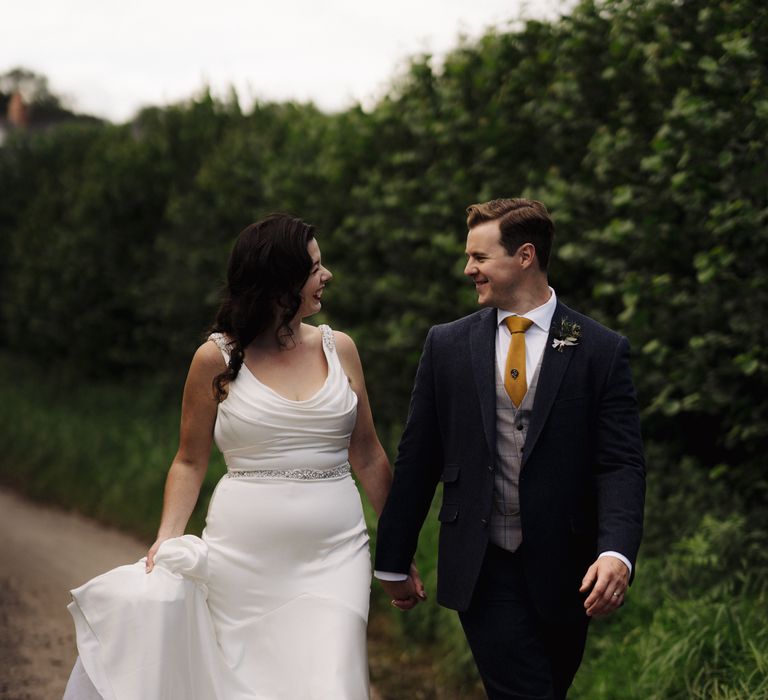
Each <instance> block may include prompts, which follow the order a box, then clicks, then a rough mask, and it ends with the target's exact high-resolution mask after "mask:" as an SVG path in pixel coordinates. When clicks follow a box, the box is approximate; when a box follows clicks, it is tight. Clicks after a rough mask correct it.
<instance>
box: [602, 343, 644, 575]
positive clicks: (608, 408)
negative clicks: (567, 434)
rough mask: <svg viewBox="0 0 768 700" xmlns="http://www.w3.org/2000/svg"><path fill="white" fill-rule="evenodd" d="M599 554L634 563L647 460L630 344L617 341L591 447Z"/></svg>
mask: <svg viewBox="0 0 768 700" xmlns="http://www.w3.org/2000/svg"><path fill="white" fill-rule="evenodd" d="M595 486H596V492H597V515H598V541H597V545H598V551H599V552H605V551H610V550H612V551H616V552H620V553H621V554H623V555H624V556H626V557H627V558H628V559H629V560H630V561H631V562H632V565H633V571H634V564H635V560H636V558H637V551H638V548H639V546H640V538H641V536H642V531H643V504H644V500H645V459H644V457H643V447H642V438H641V435H640V418H639V413H638V406H637V397H636V394H635V389H634V385H633V383H632V373H631V371H630V368H629V342H628V341H627V339H626V338H623V337H622V338H621V339H620V341H619V343H618V344H617V346H616V349H615V351H614V355H613V358H612V361H611V366H610V369H609V371H608V373H607V375H606V380H605V385H604V387H603V391H602V393H601V396H600V400H599V404H598V407H597V433H596V445H595Z"/></svg>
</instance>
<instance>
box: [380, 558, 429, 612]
mask: <svg viewBox="0 0 768 700" xmlns="http://www.w3.org/2000/svg"><path fill="white" fill-rule="evenodd" d="M379 583H381V586H382V588H383V589H384V590H385V591H386V593H387V595H388V596H390V597H391V598H392V605H394V606H395V607H396V608H398V609H399V610H411V609H412V608H414V607H416V605H417V604H418V603H420V602H421V601H423V600H426V599H427V593H426V591H425V590H424V583H423V582H422V580H421V577H420V576H419V570H418V569H417V568H416V564H414V563H413V562H412V563H411V568H410V571H409V572H408V578H406V579H404V580H403V581H379Z"/></svg>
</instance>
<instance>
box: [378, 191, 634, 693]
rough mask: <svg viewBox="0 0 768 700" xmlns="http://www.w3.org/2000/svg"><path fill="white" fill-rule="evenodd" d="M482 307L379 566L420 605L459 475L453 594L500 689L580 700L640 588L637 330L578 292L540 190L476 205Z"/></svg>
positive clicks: (406, 476)
mask: <svg viewBox="0 0 768 700" xmlns="http://www.w3.org/2000/svg"><path fill="white" fill-rule="evenodd" d="M467 211H468V218H467V225H468V228H469V234H468V236H467V248H466V253H467V266H466V268H465V270H464V272H465V273H466V274H467V275H468V276H469V277H471V278H472V281H473V282H474V284H475V289H476V291H477V296H478V303H479V304H480V306H482V307H484V308H483V309H481V310H480V311H478V312H476V313H474V314H471V315H470V316H466V317H465V318H461V319H459V320H457V321H454V322H452V323H448V324H445V325H440V326H435V327H433V328H432V329H431V330H430V332H429V334H428V336H427V339H426V342H425V344H424V351H423V354H422V357H421V361H420V363H419V367H418V371H417V373H416V380H415V383H414V387H413V394H412V397H411V406H410V412H409V415H408V421H407V424H406V427H405V432H404V433H403V437H402V439H401V442H400V447H399V453H398V457H397V461H396V463H395V476H394V482H393V484H392V490H391V492H390V494H389V499H388V500H387V503H386V507H385V508H384V512H383V513H382V515H381V519H380V521H379V528H378V538H377V539H378V544H377V550H376V576H377V577H378V578H379V579H381V580H382V585H383V587H384V588H385V590H386V591H387V593H388V594H389V595H390V596H391V597H392V599H393V601H392V602H393V604H394V605H396V606H397V607H399V608H401V609H403V610H408V609H410V608H412V607H413V606H414V605H416V603H417V602H418V601H419V600H420V599H422V598H423V597H424V596H423V591H422V590H421V589H420V587H419V586H418V585H417V582H414V579H413V578H412V577H411V575H409V565H410V562H411V560H412V558H413V555H414V552H415V550H416V543H417V540H418V535H419V531H420V529H421V526H422V524H423V522H424V518H425V517H426V515H427V511H428V510H429V506H430V502H431V500H432V497H433V495H434V492H435V488H436V486H437V483H438V481H442V482H443V497H442V507H441V508H440V513H439V515H438V519H439V520H440V523H441V525H440V544H439V551H438V584H437V600H438V602H439V603H440V604H442V605H444V606H446V607H449V608H453V609H455V610H458V612H459V618H460V620H461V624H462V626H463V628H464V632H465V634H466V636H467V640H468V641H469V645H470V647H471V649H472V653H473V655H474V658H475V662H476V663H477V666H478V669H479V671H480V675H481V677H482V679H483V683H484V685H485V689H486V693H487V694H488V697H489V698H492V699H497V698H498V699H501V698H516V699H517V698H549V699H555V698H557V699H561V698H565V697H566V693H567V691H568V687H569V686H570V684H571V681H572V680H573V677H574V675H575V673H576V670H577V668H578V666H579V663H580V662H581V657H582V654H583V651H584V643H585V640H586V634H587V626H588V622H589V620H590V618H592V617H595V616H603V615H608V614H610V613H612V612H613V611H614V610H616V608H618V607H619V606H620V605H621V604H622V603H623V601H624V596H625V594H626V590H627V586H628V585H629V583H630V580H631V578H632V572H633V567H634V562H635V558H636V556H637V550H638V547H639V544H640V537H641V533H642V518H643V501H644V493H645V466H644V459H643V450H642V443H641V438H640V425H639V418H638V408H637V400H636V398H635V390H634V387H633V385H632V377H631V374H630V369H629V344H628V343H627V340H626V338H623V337H622V336H620V335H618V334H616V333H614V332H613V331H610V330H608V329H607V328H605V327H603V326H601V325H600V324H598V323H597V322H596V321H593V320H592V319H590V318H588V317H586V316H583V315H582V314H580V313H578V312H576V311H573V310H572V309H569V308H568V307H567V306H565V305H564V304H563V303H562V302H560V301H559V300H558V299H557V297H556V295H555V292H554V290H553V289H552V288H551V287H550V286H549V284H548V280H547V264H548V262H549V257H550V250H551V247H552V238H553V234H554V225H553V223H552V220H551V219H550V217H549V214H548V212H547V210H546V208H545V207H544V205H543V204H541V203H540V202H536V201H532V200H527V199H496V200H493V201H490V202H486V203H484V204H475V205H473V206H471V207H469V209H468V210H467Z"/></svg>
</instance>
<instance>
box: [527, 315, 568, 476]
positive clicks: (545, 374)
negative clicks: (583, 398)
mask: <svg viewBox="0 0 768 700" xmlns="http://www.w3.org/2000/svg"><path fill="white" fill-rule="evenodd" d="M568 312H569V309H568V307H567V306H565V304H561V303H560V302H559V301H558V302H557V306H556V307H555V313H554V315H553V316H552V324H551V325H550V328H549V335H548V336H547V345H546V347H545V348H544V357H543V358H542V361H541V370H540V371H539V382H538V385H537V387H536V397H535V398H534V401H533V409H532V411H531V422H530V424H529V425H528V435H527V437H526V440H525V453H524V454H523V462H522V463H523V464H525V463H526V462H527V461H528V458H529V457H530V456H531V453H532V452H533V449H534V448H535V447H536V442H537V440H538V439H539V435H540V434H541V430H542V428H543V427H544V423H546V421H547V417H548V416H549V412H550V410H551V409H552V404H553V403H554V401H555V397H556V396H557V392H558V390H559V389H560V383H561V382H562V380H563V376H564V375H565V371H566V370H567V369H568V365H569V363H570V361H571V357H573V353H574V351H575V350H576V348H565V349H564V351H563V352H560V351H558V350H556V349H555V348H553V347H552V341H553V340H554V338H555V337H556V335H557V333H556V329H557V327H558V326H559V325H560V319H561V318H562V317H563V316H567V315H568Z"/></svg>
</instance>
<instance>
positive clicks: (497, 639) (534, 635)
mask: <svg viewBox="0 0 768 700" xmlns="http://www.w3.org/2000/svg"><path fill="white" fill-rule="evenodd" d="M523 546H524V545H523ZM459 618H460V619H461V624H462V626H463V628H464V633H465V634H466V636H467V641H468V642H469V646H470V648H471V650H472V654H473V656H474V658H475V663H476V664H477V668H478V670H479V671H480V676H481V678H482V680H483V684H484V685H485V692H486V694H487V695H488V698H489V699H490V700H534V698H535V699H536V700H564V699H565V697H566V695H567V692H568V688H569V687H570V685H571V683H572V681H573V677H574V676H575V675H576V670H577V669H578V667H579V664H580V663H581V658H582V656H583V654H584V644H585V643H586V639H587V627H588V626H589V618H588V617H587V616H586V614H585V615H584V617H583V619H578V620H577V621H576V622H573V621H568V622H563V623H551V622H548V621H545V620H543V619H542V618H541V616H540V615H539V614H538V613H537V612H536V611H535V609H534V607H533V604H532V603H531V600H530V595H529V593H528V587H527V584H526V581H525V577H524V574H523V571H522V565H521V556H520V553H519V550H518V552H515V553H510V552H507V551H505V550H503V549H500V548H499V547H496V546H495V545H492V544H489V545H488V552H487V554H486V556H485V560H484V562H483V568H482V570H481V572H480V578H479V580H478V582H477V585H476V587H475V592H474V595H473V597H472V602H471V604H470V606H469V609H468V610H466V611H465V612H461V613H459Z"/></svg>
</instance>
